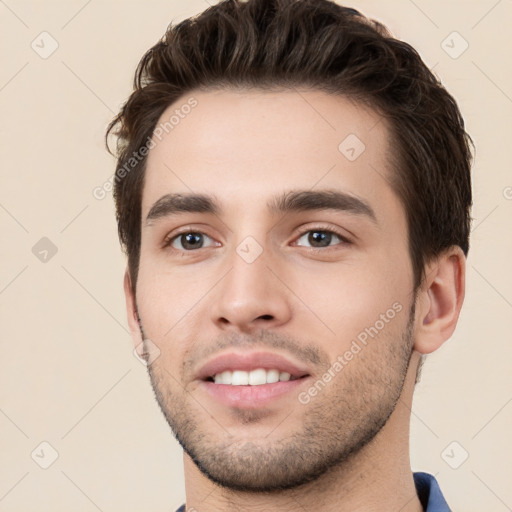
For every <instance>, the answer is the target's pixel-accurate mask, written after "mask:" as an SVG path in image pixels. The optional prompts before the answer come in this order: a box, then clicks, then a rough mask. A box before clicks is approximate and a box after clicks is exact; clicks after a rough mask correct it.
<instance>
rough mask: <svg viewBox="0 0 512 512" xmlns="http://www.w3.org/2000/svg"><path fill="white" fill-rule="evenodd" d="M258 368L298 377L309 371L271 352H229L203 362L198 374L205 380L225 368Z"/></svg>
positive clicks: (199, 377)
mask: <svg viewBox="0 0 512 512" xmlns="http://www.w3.org/2000/svg"><path fill="white" fill-rule="evenodd" d="M258 368H265V369H267V370H271V369H275V370H279V371H280V372H287V373H289V374H290V375H291V376H292V377H295V378H297V379H298V378H300V377H304V376H306V375H309V372H308V371H307V370H306V369H305V368H303V367H301V366H300V365H299V364H296V363H294V362H292V361H290V360H289V359H288V358H286V357H284V356H282V355H280V354H275V353H272V352H261V351H260V352H245V353H244V352H229V353H225V354H221V355H218V356H216V357H214V358H212V359H210V360H209V361H208V362H207V363H206V364H204V365H203V366H202V367H201V368H200V370H199V372H198V374H197V378H198V379H199V380H206V379H208V378H210V377H213V376H214V375H216V374H218V373H221V372H223V371H226V370H230V371H233V370H244V371H247V372H249V371H251V370H256V369H258Z"/></svg>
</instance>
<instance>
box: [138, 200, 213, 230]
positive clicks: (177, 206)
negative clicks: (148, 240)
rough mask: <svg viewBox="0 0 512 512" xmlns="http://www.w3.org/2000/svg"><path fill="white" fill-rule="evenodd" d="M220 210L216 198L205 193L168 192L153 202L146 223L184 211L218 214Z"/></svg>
mask: <svg viewBox="0 0 512 512" xmlns="http://www.w3.org/2000/svg"><path fill="white" fill-rule="evenodd" d="M219 210H220V208H219V206H218V204H217V202H216V201H215V199H213V198H212V197H209V196H206V195H203V194H166V195H165V196H162V197H161V198H160V199H158V200H157V201H156V202H155V203H154V204H153V206H152V207H151V209H150V210H149V213H148V215H147V217H146V224H150V223H151V221H154V220H158V219H160V218H162V217H168V216H171V215H176V214H179V213H184V212H189V213H190V212H194V213H211V214H214V215H217V214H218V213H219Z"/></svg>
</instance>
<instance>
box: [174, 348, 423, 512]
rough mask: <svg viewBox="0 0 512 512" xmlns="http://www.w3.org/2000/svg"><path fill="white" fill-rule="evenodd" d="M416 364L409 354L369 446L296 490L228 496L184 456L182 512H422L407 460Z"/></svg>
mask: <svg viewBox="0 0 512 512" xmlns="http://www.w3.org/2000/svg"><path fill="white" fill-rule="evenodd" d="M418 361H419V354H418V353H417V352H414V353H413V356H412V358H411V361H410V365H409V370H408V373H407V378H406V382H405V385H404V389H403V391H402V394H401V396H400V399H399V401H398V403H397V405H396V407H395V410H394V411H393V413H392V414H391V416H390V418H389V420H388V421H387V423H386V424H385V425H384V427H383V428H382V429H381V430H380V432H379V433H378V434H377V435H376V436H375V437H374V438H373V440H372V441H371V442H369V443H368V444H367V445H366V446H365V447H364V448H363V449H361V450H360V451H359V452H358V453H356V454H354V455H353V456H352V457H351V458H349V459H347V460H346V461H344V462H343V463H342V464H340V465H338V466H335V467H333V468H331V470H330V471H329V472H328V473H326V474H324V475H323V476H322V477H320V478H318V479H317V480H315V481H313V482H311V483H309V484H306V485H303V486H301V487H299V488H295V489H290V490H287V491H280V492H278V493H269V494H267V493H265V494H263V493H247V492H235V491H231V490H229V489H225V488H222V487H219V486H218V485H216V484H214V483H213V482H211V481H210V480H209V479H208V478H206V477H205V476H204V475H203V474H202V473H201V472H200V471H199V470H198V469H197V467H196V465H195V464H194V463H193V461H192V460H191V459H190V458H189V457H188V455H186V454H185V455H184V465H185V487H186V496H187V510H189V509H191V510H193V509H195V510H197V511H198V512H203V511H208V512H217V511H219V512H221V511H225V510H244V511H247V512H251V511H254V512H256V511H261V510H272V511H275V512H280V511H283V512H284V511H292V510H293V511H296V510H298V509H304V510H322V511H323V512H331V511H333V512H334V511H336V512H348V511H350V512H358V511H361V512H362V511H365V512H372V511H375V512H377V511H381V510H400V511H401V512H422V510H423V508H422V506H421V503H420V501H419V499H418V496H417V494H416V489H415V486H414V480H413V475H412V471H411V468H410V460H409V423H410V413H411V405H412V395H413V391H414V383H415V377H416V368H417V364H418Z"/></svg>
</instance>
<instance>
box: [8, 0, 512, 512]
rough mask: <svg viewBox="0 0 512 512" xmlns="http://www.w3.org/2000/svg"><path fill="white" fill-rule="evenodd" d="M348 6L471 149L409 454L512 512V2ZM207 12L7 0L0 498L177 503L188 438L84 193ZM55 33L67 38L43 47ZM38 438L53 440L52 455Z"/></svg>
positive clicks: (13, 505)
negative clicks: (439, 94) (455, 298)
mask: <svg viewBox="0 0 512 512" xmlns="http://www.w3.org/2000/svg"><path fill="white" fill-rule="evenodd" d="M350 5H352V6H354V7H357V8H359V9H361V10H362V11H363V12H364V13H366V14H368V15H370V16H372V17H376V18H378V19H379V20H381V21H383V22H384V23H385V24H387V25H388V26H389V27H390V28H391V29H392V31H393V32H394V34H395V35H396V36H397V37H399V38H401V39H404V40H406V41H408V42H410V43H411V44H413V46H415V47H416V48H417V49H418V50H419V51H420V53H421V54H422V56H423V57H424V59H425V61H426V62H427V64H428V65H429V66H430V67H433V68H435V72H436V73H437V74H438V76H440V77H441V79H442V80H443V82H444V83H445V84H446V85H447V87H448V88H449V90H450V91H451V92H452V93H453V94H454V95H455V97H456V98H457V99H458V101H459V103H460V106H461V109H462V111H463V113H464V116H465V119H466V121H467V126H468V130H469V132H470V133H471V135H472V136H473V138H474V140H475V143H476V146H477V158H476V163H475V167H474V190H475V207H474V210H473V217H474V219H475V220H474V228H473V235H472V249H471V255H470V258H469V262H468V263H469V264H468V288H467V298H466V303H465V306H464V310H463V314H462V318H461V320H460V324H459V327H458V329H457V331H456V334H455V336H454V337H453V338H452V339H451V340H450V341H449V342H448V343H447V344H446V345H445V346H444V347H443V348H442V349H441V350H440V351H439V352H438V353H436V354H434V355H432V356H431V357H430V358H429V359H428V360H427V363H426V366H425V370H424V375H423V379H422V382H421V384H420V385H419V386H418V388H417V392H416V397H415V402H414V405H413V410H412V424H411V425H412V436H411V451H412V465H413V469H421V470H424V471H429V472H431V473H433V474H435V475H436V476H437V478H438V480H439V481H440V484H441V487H442V489H443V491H444V493H445V495H446V497H447V499H448V501H449V503H450V504H451V505H452V507H453V510H454V511H461V512H462V511H464V512H476V511H483V510H485V511H486V512H502V511H506V510H512V486H511V482H512V470H511V461H512V443H511V441H510V431H511V426H512V385H511V384H512V377H511V371H510V362H511V361H512V343H511V342H512V339H511V334H510V333H511V330H512V273H511V272H510V262H511V261H512V237H511V233H512V230H511V227H512V226H511V224H512V223H511V218H512V188H511V187H512V173H511V169H510V144H511V140H512V123H511V113H512V72H511V66H510V51H511V49H512V48H511V46H512V45H511V43H512V38H511V32H510V24H511V22H512V2H511V1H510V0H501V1H496V0H480V1H464V2H463V1H446V0H436V1H430V2H427V1H426V0H415V1H414V2H413V1H412V0H394V1H385V2H382V1H381V2H378V1H377V0H357V1H353V2H352V3H351V4H350ZM205 7H207V3H206V1H205V0H193V1H184V0H180V1H178V0H174V1H173V0H166V1H146V2H143V1H142V0H137V1H125V2H120V1H114V0H108V1H101V0H89V1H85V0H73V1H60V2H56V1H45V2H36V1H23V0H5V1H4V0H0V38H1V44H0V48H1V63H2V65H1V66H0V108H1V132H0V140H1V153H0V162H1V172H2V186H1V188H0V228H1V233H2V235H1V237H2V242H1V245H0V247H1V248H0V252H1V265H0V312H1V319H0V320H1V343H2V350H1V363H0V364H1V369H0V448H1V456H0V461H1V462H0V511H11V512H14V511H20V512H28V511H33V510H38V512H47V511H48V512H50V511H51V512H59V511H69V510H73V511H77V512H78V511H84V512H89V511H94V510H101V511H104V512H107V511H109V512H116V511H119V512H121V511H123V512H129V511H141V510H146V511H151V512H158V511H174V510H175V508H176V507H177V506H178V505H179V504H180V503H181V502H182V501H183V498H184V489H183V474H182V460H181V451H180V449H179V446H178V445H177V443H176V442H175V441H174V440H173V438H172V436H171V433H170V430H169V428H168V427H167V424H166V423H165V421H164V419H163V416H162V415H161V413H160V411H159V409H158V407H157V405H156V402H155V400H154V398H153V395H152V391H151V388H150V386H149V383H148V378H147V376H146V370H145V367H144V366H143V365H142V364H141V363H140V362H139V361H138V360H137V359H136V358H135V357H134V356H133V354H132V345H131V340H130V337H129V335H128V332H127V324H126V321H125V311H124V299H123V295H122V287H121V279H122V274H123V269H124V260H123V257H122V255H121V253H120V250H119V246H118V242H117V238H116V226H115V220H114V214H113V204H112V201H111V199H110V197H107V198H106V199H103V200H97V199H95V198H94V197H93V195H92V190H93V189H94V188H95V187H97V186H101V185H102V184H103V183H104V182H105V181H106V180H107V179H108V177H109V176H110V175H111V174H112V172H113V171H114V161H113V159H112V157H110V156H109V155H107V154H106V152H105V151H104V147H103V134H104V130H105V127H106V125H107V123H108V121H109V120H110V119H111V118H112V117H113V115H114V113H116V112H117V110H118V108H119V107H120V105H121V103H122V102H123V101H124V100H125V98H126V97H127V95H128V94H129V92H130V88H131V80H132V76H133V71H134V70H135V66H136V64H137V62H138V60H139V58H140V57H141V56H142V54H143V53H144V51H145V50H146V49H148V48H149V47H150V46H151V45H152V44H154V43H155V42H156V41H157V39H159V38H160V36H161V35H162V34H163V32H164V30H165V28H166V26H167V24H168V23H169V22H170V21H172V20H180V19H182V18H184V17H187V16H189V15H192V14H195V13H197V12H199V11H201V10H203V9H204V8H205ZM43 31H46V32H48V33H49V34H50V35H51V36H46V35H44V36H40V34H41V32H43ZM454 31H457V32H458V33H459V34H460V35H461V36H462V38H463V39H464V40H465V41H467V43H468V44H469V47H468V49H467V50H466V51H465V52H464V53H462V54H461V55H460V56H459V57H458V58H456V59H454V58H452V57H450V56H449V55H448V54H447V53H446V51H445V50H448V51H450V52H451V53H452V54H453V55H454V54H455V53H459V52H460V50H461V49H463V45H464V41H463V40H462V39H460V38H459V37H458V36H456V35H455V36H454V35H451V36H449V35H450V34H452V33H453V32H454ZM448 36H449V38H448V39H446V38H447V37H448ZM50 37H51V38H53V39H54V40H55V41H57V43H58V48H57V50H56V51H55V52H54V53H53V54H52V55H50V56H48V57H47V58H45V59H43V58H42V57H41V56H40V53H43V52H44V51H46V52H48V51H49V50H50V49H51V44H52V39H50ZM444 40H446V42H445V43H444V44H443V43H442V42H443V41H444ZM32 41H35V43H34V46H35V48H36V49H37V51H38V52H39V54H38V53H37V52H36V51H35V50H34V49H33V48H32V47H31V43H32ZM449 47H452V48H449ZM45 56H46V55H45ZM42 237H47V238H49V239H50V240H51V242H52V243H53V244H54V245H55V247H56V249H57V253H56V254H55V255H53V256H52V252H51V250H50V252H48V254H47V255H46V253H44V250H47V249H48V246H47V245H45V244H48V242H47V241H46V242H44V241H43V242H39V244H40V245H37V246H36V249H34V252H35V253H36V254H34V253H33V252H32V248H33V247H34V246H35V245H36V243H38V241H39V240H40V239H41V238H42ZM41 244H42V245H41ZM45 256H46V260H47V261H46V262H44V261H40V259H41V258H43V259H44V257H45ZM43 441H46V442H48V443H49V444H50V445H51V446H52V447H53V449H54V450H55V451H56V452H57V453H58V458H57V460H56V461H55V462H54V463H53V464H52V465H51V466H50V467H48V469H42V468H41V467H40V466H39V464H44V463H49V462H51V448H49V447H48V446H47V445H43V446H42V447H41V446H40V443H41V442H43ZM453 441H456V442H457V443H458V444H456V445H451V446H449V445H450V443H452V442H453ZM447 447H448V449H447V450H445V449H446V448H447ZM466 451H467V452H468V454H469V458H468V459H467V460H466V461H465V462H464V463H462V464H461V465H460V467H458V469H453V468H452V467H450V465H449V464H451V465H452V466H457V465H458V464H460V463H461V461H462V460H463V457H464V454H465V452H466ZM33 452H34V455H33V458H32V456H31V454H32V453H33ZM443 454H444V455H443ZM205 510H207V508H206V507H205Z"/></svg>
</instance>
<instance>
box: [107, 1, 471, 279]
mask: <svg viewBox="0 0 512 512" xmlns="http://www.w3.org/2000/svg"><path fill="white" fill-rule="evenodd" d="M299 86H300V87H302V86H306V87H311V88H314V89H318V90H321V91H325V92H328V93H330V94H335V95H342V96H346V97H349V98H352V99H354V100H355V101H358V102H362V103H365V104H367V105H370V106H371V107H372V108H374V109H375V110H376V111H377V112H378V113H379V114H380V115H382V116H383V117H385V118H386V119H387V121H388V124H389V126H390V129H391V140H392V144H393V147H395V148H396V149H397V151H396V153H395V156H392V155H389V160H390V163H391V167H392V168H393V169H394V172H393V177H392V182H391V184H392V186H393V188H394V189H395V191H396V193H397V194H398V196H399V198H400V199H401V201H402V204H403V206H404V209H405V213H406V217H407V222H408V233H409V240H408V242H409V250H410V256H411V261H412V266H413V271H414V279H415V287H417V286H418V285H419V284H420V282H421V280H422V277H423V275H424V268H425V263H426V262H428V261H429V260H430V259H431V258H433V257H435V256H437V255H439V254H440V253H441V252H442V251H443V250H445V249H447V248H448V247H450V246H453V245H457V246H460V247H461V248H462V250H463V251H464V253H465V254H466V255H467V252H468V249H469V231H470V222H471V219H470V207H471V202H472V199H471V178H470V167H471V159H472V155H471V149H470V145H471V139H470V137H469V135H468V134H467V133H466V131H465V129H464V121H463V119H462V116H461V114H460V111H459V109H458V107H457V104H456V102H455V100H454V99H453V97H452V96H451V95H450V94H449V93H448V92H447V91H446V90H445V88H444V87H443V86H442V85H441V83H440V82H439V80H438V79H437V78H436V77H435V76H434V75H433V74H432V72H431V71H430V70H429V69H428V67H427V66H426V65H425V64H424V63H423V61H422V60H421V57H420V56H419V55H418V53H417V52H416V51H415V50H414V49H413V48H412V47H411V46H410V45H408V44H407V43H404V42H402V41H399V40H397V39H394V38H393V37H391V35H390V33H389V32H388V31H387V29H386V28H385V27H384V26H383V25H381V24H380V23H378V22H376V21H373V20H369V19H368V18H366V17H364V16H363V15H362V14H361V13H359V12H358V11H356V10H354V9H351V8H347V7H342V6H340V5H337V4H336V3H334V2H332V1H329V0H248V1H245V2H244V1H242V0H224V1H221V2H220V3H218V4H216V5H214V6H213V7H210V8H208V9H207V10H205V11H204V12H203V13H201V14H200V15H198V16H197V17H194V18H190V19H186V20H184V21H182V22H180V23H178V24H176V25H173V24H171V25H170V26H169V28H168V29H167V32H166V33H165V35H164V37H163V38H162V39H161V40H160V41H159V42H158V43H157V44H155V45H154V46H153V47H152V48H151V49H150V50H149V51H148V52H147V53H146V54H145V55H144V56H143V58H142V60H141V61H140V63H139V65H138V67H137V71H136V73H135V79H134V91H133V93H132V94H131V95H130V97H129V98H128V100H127V102H126V103H125V104H124V106H123V107H122V108H121V111H120V112H119V114H118V115H117V116H116V117H115V118H114V119H113V121H112V122H111V123H110V125H109V127H108V130H107V135H106V138H107V139H108V136H109V134H111V133H113V134H115V135H117V151H116V153H117V158H118V162H117V169H118V171H119V170H120V169H125V172H123V175H122V176H121V178H122V179H118V178H119V173H116V179H115V184H114V198H115V202H116V212H117V221H118V230H119V237H120V241H121V244H122V245H123V247H124V249H125V251H126V253H127V255H128V266H129V270H130V275H131V278H132V284H133V287H134V289H135V286H136V280H137V274H138V265H139V258H140V243H141V199H142V188H143V185H144V172H145V166H146V160H147V158H146V156H144V157H143V158H139V159H138V160H137V162H136V165H135V166H133V168H132V169H131V170H130V171H129V172H126V164H127V162H128V161H129V159H130V158H132V155H133V154H134V153H136V154H139V151H140V149H141V147H142V146H143V145H144V144H146V141H147V140H148V137H151V136H152V134H153V131H154V129H155V127H156V124H157V122H158V120H159V118H160V116H161V115H162V114H163V112H164V111H165V110H166V108H167V107H168V106H170V105H171V104H172V103H174V102H175V101H176V100H178V99H179V98H180V97H181V96H183V95H184V94H187V93H189V92H190V91H192V90H194V89H211V88H219V87H220V88H233V87H234V88H239V87H242V88H249V89H254V88H256V89H267V88H271V89H280V88H295V87H299ZM107 147H108V143H107Z"/></svg>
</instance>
